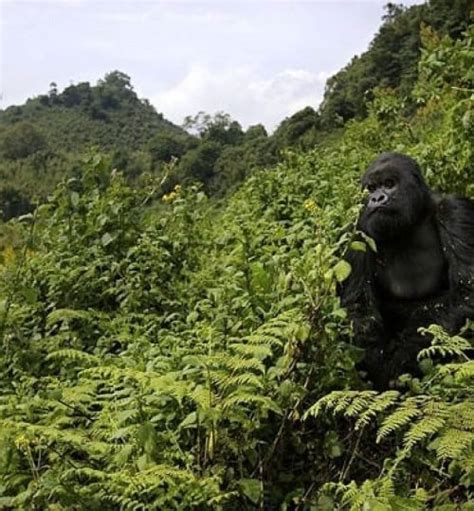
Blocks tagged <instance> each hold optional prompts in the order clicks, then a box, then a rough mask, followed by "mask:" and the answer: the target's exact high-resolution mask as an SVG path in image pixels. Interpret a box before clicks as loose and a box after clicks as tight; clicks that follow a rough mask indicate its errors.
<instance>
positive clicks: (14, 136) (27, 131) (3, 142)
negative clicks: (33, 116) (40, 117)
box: [0, 121, 47, 160]
mask: <svg viewBox="0 0 474 511" xmlns="http://www.w3.org/2000/svg"><path fill="white" fill-rule="evenodd" d="M46 147H47V144H46V139H45V137H44V135H43V133H42V132H41V131H40V130H39V129H38V128H37V127H36V126H34V125H33V124H30V123H28V122H23V121H22V122H18V123H16V124H14V125H13V126H12V127H11V128H8V129H6V130H5V131H4V132H3V133H2V134H1V138H0V149H1V152H2V154H3V156H4V157H5V158H7V159H9V160H19V159H21V158H26V157H27V156H30V155H32V154H34V153H36V152H38V151H41V150H43V149H46Z"/></svg>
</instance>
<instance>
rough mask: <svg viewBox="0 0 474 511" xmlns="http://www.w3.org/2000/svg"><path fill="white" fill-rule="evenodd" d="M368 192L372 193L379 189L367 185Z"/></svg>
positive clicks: (372, 185)
mask: <svg viewBox="0 0 474 511" xmlns="http://www.w3.org/2000/svg"><path fill="white" fill-rule="evenodd" d="M367 190H369V192H370V193H372V192H375V190H377V187H376V186H375V185H374V184H373V183H371V184H370V185H367Z"/></svg>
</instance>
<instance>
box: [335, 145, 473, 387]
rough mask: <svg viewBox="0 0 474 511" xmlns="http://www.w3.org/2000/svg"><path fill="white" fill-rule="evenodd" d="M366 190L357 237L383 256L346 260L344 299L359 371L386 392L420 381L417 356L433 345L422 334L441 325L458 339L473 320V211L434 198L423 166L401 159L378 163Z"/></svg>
mask: <svg viewBox="0 0 474 511" xmlns="http://www.w3.org/2000/svg"><path fill="white" fill-rule="evenodd" d="M362 187H363V188H364V189H365V190H367V192H368V193H367V198H366V201H365V204H364V207H363V209H362V211H361V213H360V216H359V219H358V229H359V230H360V231H362V232H364V233H366V234H367V235H368V236H370V237H371V238H372V239H373V240H374V241H375V242H376V247H377V251H376V252H374V251H372V250H369V249H367V250H366V251H365V252H363V251H356V250H351V251H350V252H349V253H348V256H347V260H348V262H349V263H350V265H351V267H352V271H351V274H350V275H349V277H348V278H347V279H346V280H345V281H344V282H343V283H342V286H341V289H340V296H341V302H342V305H343V306H344V307H346V309H347V310H348V312H349V316H350V317H351V319H352V321H353V326H354V335H355V343H356V344H357V345H359V346H360V347H363V348H365V357H364V360H363V361H362V363H361V364H360V367H359V368H360V369H362V370H363V371H365V372H366V373H367V375H368V378H369V379H370V380H371V381H372V382H373V385H374V388H376V389H379V390H381V389H386V388H388V387H389V386H390V385H391V384H392V383H393V382H394V380H396V379H397V377H398V376H399V375H400V374H402V373H405V372H410V373H412V374H417V372H418V364H417V359H416V357H417V354H418V352H419V351H420V350H421V349H422V348H425V347H428V346H429V345H430V344H431V339H430V338H429V336H423V335H421V334H420V333H419V332H418V328H419V327H423V326H428V325H430V324H432V323H437V324H439V325H441V326H442V327H443V328H444V329H445V330H446V331H447V332H448V333H450V334H455V333H457V332H458V331H459V329H460V328H461V327H462V326H463V325H464V324H465V322H466V320H467V319H469V318H474V281H473V280H474V203H473V202H471V201H470V200H468V199H465V198H461V197H453V196H446V197H442V196H439V195H437V194H435V193H434V192H432V191H431V190H430V189H429V187H428V186H427V184H426V182H425V180H424V179H423V176H422V174H421V171H420V167H419V166H418V164H417V163H416V162H415V161H414V160H413V159H412V158H410V157H409V156H406V155H403V154H398V153H384V154H382V155H380V156H379V157H378V158H377V159H376V160H375V161H374V162H373V163H372V164H371V165H370V166H369V168H368V169H367V171H366V172H365V174H364V175H363V177H362Z"/></svg>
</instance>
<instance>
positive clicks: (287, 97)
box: [0, 0, 422, 130]
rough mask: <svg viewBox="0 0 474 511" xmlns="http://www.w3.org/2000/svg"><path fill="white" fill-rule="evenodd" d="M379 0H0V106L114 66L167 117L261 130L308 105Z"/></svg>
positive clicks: (379, 7)
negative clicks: (200, 117)
mask: <svg viewBox="0 0 474 511" xmlns="http://www.w3.org/2000/svg"><path fill="white" fill-rule="evenodd" d="M387 1H388V0H365V1H363V0H362V1H357V0H332V1H329V0H328V1H319V0H312V1H310V0H306V1H291V0H288V1H279V0H272V1H270V0H267V1H265V0H252V1H250V0H249V1H226V0H219V1H218V0H215V1H207V2H203V1H191V0H186V1H185V0H174V1H173V0H169V1H166V2H165V1H159V0H154V1H151V0H149V1H140V0H138V1H132V0H101V1H98V0H49V1H46V0H0V15H1V25H0V28H1V43H0V92H1V100H0V108H5V107H6V106H9V105H12V104H21V103H23V102H24V101H25V100H26V99H27V98H28V97H32V96H36V95H38V94H44V93H46V92H47V91H48V89H49V84H50V83H51V82H53V81H54V82H56V83H57V85H58V87H59V89H62V88H64V87H66V86H68V85H69V84H71V83H78V82H80V81H89V82H91V83H93V84H94V83H96V82H97V80H98V79H99V78H102V77H103V76H104V75H105V73H107V72H109V71H113V70H120V71H123V72H124V73H126V74H128V75H129V76H130V77H131V79H132V84H133V86H134V88H135V90H136V92H137V93H138V95H139V96H140V97H142V98H148V99H149V100H150V101H151V102H152V104H153V105H154V106H155V107H156V109H157V110H158V112H162V113H163V114H164V116H165V117H166V118H168V119H170V120H171V121H173V122H175V123H177V124H181V123H182V121H183V119H184V117H185V116H186V115H194V114H196V113H197V112H198V111H200V110H204V111H206V112H208V113H215V112H217V111H225V112H227V113H229V114H231V116H232V117H233V118H235V119H236V120H238V121H239V122H240V123H241V124H242V125H243V126H244V127H247V126H248V125H251V124H256V123H259V122H262V123H263V124H265V125H266V126H267V128H269V129H270V130H271V129H273V128H274V127H275V125H276V124H278V123H279V122H280V121H281V120H283V119H284V118H285V117H287V116H288V115H291V114H293V113H294V112H296V111H297V110H299V109H301V108H302V107H304V106H306V105H311V106H313V107H315V108H316V107H317V106H318V104H319V102H320V101H321V98H322V94H323V90H324V82H325V80H326V79H327V77H328V76H330V75H331V74H333V73H334V72H336V71H337V70H339V69H340V68H341V67H343V66H344V65H345V64H347V62H349V60H350V59H351V57H352V56H353V55H355V54H359V53H361V52H362V51H364V50H366V49H367V47H368V44H369V42H370V40H371V39H372V37H373V35H374V34H375V32H376V31H377V29H378V27H379V25H380V23H381V17H382V16H383V13H384V10H383V6H384V4H386V3H387ZM403 3H404V4H405V5H412V4H414V3H422V2H421V1H416V0H405V1H404V2H403Z"/></svg>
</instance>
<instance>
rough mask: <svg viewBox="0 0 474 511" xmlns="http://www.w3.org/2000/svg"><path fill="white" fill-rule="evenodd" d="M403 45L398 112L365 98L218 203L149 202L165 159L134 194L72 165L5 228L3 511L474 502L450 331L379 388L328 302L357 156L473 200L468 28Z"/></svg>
mask: <svg viewBox="0 0 474 511" xmlns="http://www.w3.org/2000/svg"><path fill="white" fill-rule="evenodd" d="M422 37H423V40H424V45H425V50H423V52H422V56H421V63H420V72H419V78H418V81H417V82H416V86H415V88H414V89H413V92H412V96H411V98H410V100H411V101H413V102H415V103H416V104H417V105H418V107H417V110H416V111H415V112H414V113H413V114H412V115H411V116H410V117H407V114H406V108H405V104H406V103H405V101H406V99H405V98H404V97H402V96H400V95H397V94H395V93H394V92H393V91H392V90H390V89H378V90H377V91H376V94H375V97H374V100H373V102H372V103H371V104H370V107H369V112H368V116H367V118H366V119H365V120H363V121H351V122H349V123H348V124H347V126H346V128H345V129H344V131H343V132H342V133H341V135H340V136H339V137H337V138H336V137H333V138H332V139H330V140H327V141H326V143H324V144H322V145H321V146H320V147H319V148H317V149H313V150H311V151H309V152H301V151H299V152H287V153H286V156H285V159H284V161H282V162H281V163H280V164H278V165H276V166H275V167H273V168H272V169H267V170H265V171H263V170H262V171H258V172H254V173H253V174H252V176H250V177H249V178H248V179H247V180H246V182H245V183H244V184H243V185H242V186H241V187H240V188H239V189H238V190H237V191H236V192H235V193H234V194H233V195H232V197H230V198H229V199H228V200H227V201H226V202H225V203H224V204H221V205H220V206H219V207H217V206H216V204H215V203H214V202H212V201H210V200H209V199H208V198H207V196H206V194H205V193H203V191H202V190H201V189H200V188H199V187H195V186H191V185H186V184H181V185H180V184H177V185H174V184H173V186H172V187H171V186H170V187H169V189H168V191H167V193H166V194H165V195H163V194H162V193H163V192H162V187H163V183H162V179H168V180H172V179H173V176H175V174H174V173H175V172H176V171H177V169H176V165H175V164H174V162H173V160H172V161H171V162H169V163H167V164H166V165H165V166H164V168H163V174H162V175H161V176H156V175H149V176H143V180H142V184H141V186H140V187H131V186H130V184H129V183H128V181H127V179H125V177H124V176H123V175H122V174H121V173H120V172H117V171H116V170H113V169H112V167H111V166H110V165H109V164H108V163H107V161H108V160H107V159H104V158H102V157H101V156H99V155H94V154H91V155H90V156H89V157H88V158H87V159H86V160H85V161H84V162H83V164H82V165H81V167H80V168H77V169H75V173H74V176H73V177H72V178H70V179H68V180H65V181H63V182H62V183H61V184H60V185H59V186H58V187H57V188H56V190H55V192H54V194H52V195H51V197H50V199H49V201H48V202H47V203H46V204H44V205H42V206H40V207H39V208H38V209H36V211H35V212H34V213H32V214H30V215H26V216H24V217H22V218H19V219H18V220H16V221H14V222H11V223H10V224H9V225H10V228H14V230H15V232H16V234H17V236H20V238H21V240H18V239H17V240H16V241H15V243H14V245H11V244H10V245H8V246H7V247H6V248H5V249H4V251H3V263H2V267H1V295H2V302H1V311H0V314H1V323H0V342H1V343H2V348H1V351H0V382H1V385H0V508H1V509H51V510H53V509H54V510H59V509H68V510H71V509H81V510H82V509H84V510H85V509H87V510H96V509H97V510H99V509H100V510H115V509H124V510H138V509H143V510H145V509H146V510H149V509H160V510H161V509H300V510H301V509H317V510H322V511H324V510H332V509H341V510H346V509H347V510H349V509H350V510H354V511H358V510H372V511H379V510H394V511H395V510H402V509H403V510H423V509H436V510H438V511H441V510H443V511H444V510H453V511H454V510H464V511H467V510H472V509H473V508H474V507H473V504H472V502H473V501H474V493H473V487H474V412H473V410H474V393H473V382H474V363H473V362H472V361H471V360H469V358H468V354H469V350H470V343H469V342H468V341H467V340H466V338H468V337H466V338H463V337H453V338H449V337H447V336H446V335H445V334H444V333H443V332H442V331H440V330H439V329H438V328H437V327H436V326H434V327H431V328H430V331H429V332H427V335H432V336H433V339H434V341H433V346H432V347H431V348H429V349H427V350H425V351H424V352H422V353H421V354H420V363H421V365H422V368H423V370H424V372H425V377H424V378H422V379H416V378H413V377H411V376H410V375H406V376H404V377H403V378H402V380H401V382H400V386H399V387H398V388H397V390H391V391H387V392H383V393H377V392H374V391H372V390H370V389H369V388H367V385H366V384H365V383H364V382H363V381H362V380H361V379H360V377H359V375H358V374H357V371H356V370H355V369H354V365H355V363H356V361H357V360H358V358H359V357H360V352H359V351H358V349H357V348H355V347H354V346H353V345H352V344H351V329H350V324H349V322H348V320H347V317H346V313H345V311H344V310H343V309H342V308H341V307H340V303H339V299H338V298H337V295H336V286H337V282H338V281H341V280H343V279H344V278H345V277H346V276H347V274H348V272H349V271H350V268H349V267H348V265H347V264H346V263H344V262H343V261H342V259H341V256H342V255H343V254H344V252H345V250H347V248H348V246H350V244H353V246H354V243H356V245H355V246H357V247H358V248H359V249H361V250H370V249H371V248H370V243H369V244H368V245H366V244H363V243H361V242H360V241H358V242H354V241H353V239H354V238H353V234H354V225H353V224H354V218H355V217H356V215H357V198H358V197H359V191H358V190H359V185H358V179H359V176H360V173H361V171H362V170H363V169H364V168H365V167H366V165H367V163H368V162H369V161H370V160H371V159H372V158H373V157H374V156H375V155H376V154H378V153H379V152H381V151H383V150H386V149H387V148H390V149H395V150H398V151H401V152H405V153H407V154H410V155H412V156H414V157H415V158H416V159H417V160H418V161H419V163H420V165H421V167H422V168H423V169H425V171H426V177H427V179H428V181H429V182H430V185H432V186H433V187H435V188H436V187H442V188H443V190H444V191H456V192H460V193H463V194H466V195H469V196H471V197H473V198H474V189H473V187H472V182H473V178H474V149H473V146H472V140H473V135H474V132H473V131H474V122H473V120H474V117H473V108H474V105H473V92H474V83H473V82H474V76H473V69H474V66H473V59H474V31H473V29H472V28H470V29H469V32H467V33H465V34H464V36H463V38H461V39H459V40H457V41H454V40H453V39H450V38H449V37H443V38H441V39H440V38H439V37H438V36H437V35H436V33H434V32H433V31H431V30H429V29H425V30H424V31H423V33H422ZM312 116H313V114H312V113H311V112H307V113H306V114H305V116H304V117H308V118H309V120H311V118H312ZM196 120H197V121H199V119H196ZM217 120H218V121H219V119H217ZM204 121H206V119H204ZM220 121H222V122H223V125H224V131H225V132H226V133H222V132H220V135H222V136H224V135H225V136H227V137H230V138H232V137H233V136H236V134H237V135H238V137H241V136H242V135H241V134H240V133H239V130H238V129H235V130H234V128H236V127H235V126H232V125H231V124H232V123H228V122H227V120H226V119H220ZM303 121H304V119H299V122H301V123H303ZM312 122H313V123H314V122H315V121H314V119H313V120H312V121H311V122H309V124H308V125H310V126H314V124H311V123H312ZM208 134H209V125H208V124H207V125H206V122H205V123H204V129H203V131H202V132H201V135H200V136H201V137H202V138H203V139H205V137H206V136H207V135H208ZM243 136H244V138H245V136H246V135H243ZM263 136H264V134H263V133H262V130H261V129H259V128H256V129H255V130H254V133H253V136H252V137H251V138H252V140H253V141H254V143H256V142H255V141H256V140H258V139H259V137H263ZM287 136H291V130H289V131H288V134H287ZM211 142H212V141H210V140H207V141H206V143H207V144H208V145H207V146H206V151H205V154H206V158H213V157H214V156H213V153H212V149H213V146H212V144H211ZM213 143H216V142H215V141H214V142H213ZM201 147H202V146H201ZM234 149H235V148H234ZM201 151H203V150H202V149H201ZM185 158H186V156H183V160H184V159H185ZM167 176H168V177H167ZM465 333H466V334H469V330H466V332H465ZM440 354H441V355H445V354H449V355H450V358H449V360H448V362H445V363H440V362H439V355H440Z"/></svg>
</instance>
